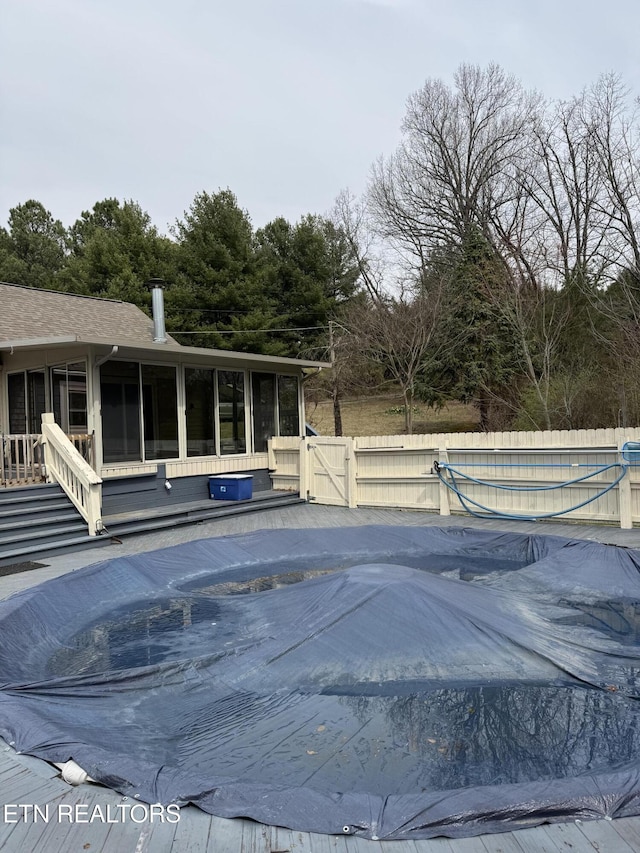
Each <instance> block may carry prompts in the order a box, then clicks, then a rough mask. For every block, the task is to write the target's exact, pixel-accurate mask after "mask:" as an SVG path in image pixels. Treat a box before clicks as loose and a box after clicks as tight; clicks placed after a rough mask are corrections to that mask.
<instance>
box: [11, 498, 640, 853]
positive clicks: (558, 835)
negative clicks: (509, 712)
mask: <svg viewBox="0 0 640 853" xmlns="http://www.w3.org/2000/svg"><path fill="white" fill-rule="evenodd" d="M364 524H394V525H408V526H414V525H418V526H436V527H473V528H477V529H484V530H510V531H518V532H521V533H540V534H542V533H547V534H552V535H558V536H568V537H570V538H576V539H589V540H594V541H599V542H604V543H608V544H618V545H623V546H626V547H635V548H638V549H640V530H639V529H637V528H636V529H634V530H620V529H619V528H615V527H607V526H604V525H603V526H596V525H583V524H569V523H566V522H556V523H545V522H515V521H511V522H508V521H500V520H494V519H481V520H480V519H472V518H469V517H465V516H450V517H449V518H441V517H439V516H437V515H432V514H427V513H421V512H398V511H393V510H387V509H357V510H350V509H347V508H342V507H325V506H311V505H305V504H299V505H293V506H288V507H281V508H278V509H274V510H267V511H264V512H259V513H250V514H247V515H239V516H234V517H230V518H226V519H223V520H216V521H207V522H204V523H199V524H197V525H196V524H194V525H187V526H184V527H178V528H171V529H167V530H161V531H156V532H155V533H152V534H151V533H149V534H142V535H137V536H131V537H128V538H126V539H125V540H124V542H123V544H121V545H113V546H112V547H109V548H106V549H104V550H101V551H100V552H99V554H97V553H96V552H95V551H93V552H92V551H86V552H75V553H72V554H66V555H59V556H56V557H50V558H46V563H47V565H46V566H45V567H43V568H40V569H33V570H31V571H28V572H23V573H20V574H15V575H8V576H6V577H0V598H4V597H7V596H9V595H11V594H13V593H14V592H18V591H20V590H23V589H27V588H29V587H31V586H34V585H35V584H38V583H41V582H42V581H44V580H49V579H50V578H53V577H57V576H59V575H62V574H65V573H66V572H69V571H73V570H75V569H79V568H81V567H83V566H85V565H89V564H91V563H96V562H99V561H102V560H105V559H110V558H112V557H117V556H124V555H127V554H136V553H141V552H144V551H149V550H153V549H156V548H164V547H168V546H171V545H177V544H180V543H182V542H187V541H190V540H193V539H202V538H205V537H208V536H222V535H229V534H240V533H246V532H250V531H254V530H260V529H279V528H285V527H286V528H305V527H344V526H360V525H364ZM18 797H19V798H20V799H18V800H16V798H18ZM27 800H28V802H29V803H31V804H35V803H37V804H38V805H41V806H44V805H45V804H47V803H49V804H50V805H51V807H52V808H53V807H55V806H57V804H58V803H63V804H71V805H73V804H76V803H77V804H81V805H87V806H88V807H89V808H92V807H93V805H96V804H100V805H102V806H103V807H104V808H106V806H107V805H108V804H111V806H112V807H115V806H117V804H118V803H121V802H123V799H122V797H121V796H120V795H119V794H117V793H115V792H113V791H109V790H107V789H105V788H101V787H99V786H94V785H90V786H81V787H80V788H71V787H70V786H68V785H66V783H64V782H63V781H62V780H61V779H60V778H59V777H57V775H56V771H55V769H53V768H51V767H50V766H49V765H48V764H46V762H40V761H39V759H33V758H31V757H29V756H22V755H16V753H14V752H13V750H12V749H11V748H10V747H7V746H6V745H5V744H4V743H3V742H1V741H0V809H1V807H2V804H4V803H14V802H16V801H17V802H25V801H27ZM130 802H131V801H130ZM85 845H90V846H88V847H86V848H85ZM83 849H86V850H88V851H89V853H123V851H131V853H133V852H134V851H137V853H208V851H211V853H275V851H289V853H559V851H562V853H583V851H587V853H588V851H591V850H599V851H600V853H629V851H635V852H636V853H640V817H629V818H621V819H618V820H613V821H605V820H598V821H585V822H583V823H581V824H577V823H576V822H573V821H572V822H568V823H561V824H552V825H549V824H548V825H544V826H539V827H535V828H530V829H523V830H518V831H515V832H506V833H501V834H496V835H481V836H476V837H474V838H465V839H446V838H435V839H432V840H417V841H414V840H410V841H384V842H376V841H369V840H367V839H363V838H358V837H355V836H342V835H338V836H329V835H315V834H310V833H304V832H297V831H292V830H288V829H282V828H279V827H264V826H262V825H260V824H256V823H254V822H252V821H248V820H241V819H238V820H225V819H224V818H218V817H212V816H211V815H208V814H205V813H204V812H201V811H199V810H198V809H196V808H194V807H192V806H189V807H186V808H184V809H182V811H181V819H180V821H179V822H178V823H175V824H169V823H166V822H165V823H164V824H162V823H159V822H153V823H151V822H150V821H145V822H143V823H135V822H134V821H132V820H126V821H122V822H117V823H111V824H106V823H101V822H94V823H91V824H73V823H65V822H62V823H58V822H56V821H53V822H50V823H37V824H36V823H33V822H31V823H29V822H27V823H22V822H20V823H16V824H6V823H3V822H2V820H1V812H0V850H2V853H5V851H6V853H19V851H20V853H22V851H29V853H68V851H82V850H83Z"/></svg>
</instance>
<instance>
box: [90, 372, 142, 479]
mask: <svg viewBox="0 0 640 853" xmlns="http://www.w3.org/2000/svg"><path fill="white" fill-rule="evenodd" d="M100 396H101V399H102V458H103V460H104V462H107V463H108V462H141V461H142V448H141V444H140V367H139V365H138V364H136V363H135V362H133V361H107V362H106V363H105V364H103V365H102V367H101V368H100Z"/></svg>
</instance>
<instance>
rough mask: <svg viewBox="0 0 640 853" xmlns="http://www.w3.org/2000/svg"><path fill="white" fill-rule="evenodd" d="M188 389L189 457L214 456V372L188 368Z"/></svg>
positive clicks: (185, 372) (185, 376) (186, 379)
mask: <svg viewBox="0 0 640 853" xmlns="http://www.w3.org/2000/svg"><path fill="white" fill-rule="evenodd" d="M184 380H185V389H186V406H187V411H186V420H187V456H214V455H215V453H216V436H215V424H214V409H215V399H214V389H215V385H214V371H213V370H207V369H204V368H202V369H199V370H196V369H195V368H190V367H187V368H185V371H184Z"/></svg>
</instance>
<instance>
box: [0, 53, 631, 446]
mask: <svg viewBox="0 0 640 853" xmlns="http://www.w3.org/2000/svg"><path fill="white" fill-rule="evenodd" d="M639 130H640V126H639V122H638V99H637V98H636V99H635V100H634V99H633V98H632V97H631V94H630V93H629V92H628V91H627V90H626V89H625V87H624V85H623V82H622V81H621V80H620V78H618V77H616V76H615V75H604V76H602V77H601V78H599V79H598V80H597V81H596V82H595V83H594V84H593V85H592V86H590V87H588V88H586V89H585V90H584V91H582V92H581V93H580V94H578V95H576V96H574V97H572V98H569V99H567V100H562V101H548V100H545V99H544V98H543V97H542V96H541V95H540V94H538V93H536V92H530V91H526V90H525V89H524V88H523V86H522V85H521V84H520V83H519V82H518V81H517V80H516V79H514V78H513V77H511V76H509V75H508V74H506V72H505V71H504V70H503V69H501V68H500V67H499V66H496V65H490V66H488V67H487V68H479V67H476V66H471V65H462V66H460V68H459V69H458V71H457V73H456V75H455V78H454V81H453V84H452V85H447V84H445V83H444V82H443V81H441V80H437V79H430V80H427V81H426V83H425V84H424V86H423V87H422V88H421V89H420V90H419V91H417V92H415V93H414V94H413V95H412V96H411V97H410V98H409V100H408V103H407V111H406V115H405V119H404V122H403V125H402V137H401V142H400V144H399V146H398V148H397V150H396V151H395V152H394V153H392V154H391V155H390V156H388V157H381V158H380V159H379V160H378V161H377V162H376V163H374V164H373V166H372V169H371V175H370V181H369V186H368V189H367V191H366V193H365V194H364V195H363V196H362V197H361V198H355V197H353V196H352V195H351V194H350V193H349V192H348V191H343V192H342V193H340V195H339V196H338V198H337V199H336V203H335V206H334V209H333V210H332V211H331V212H330V213H329V214H328V215H324V216H318V215H312V214H309V215H308V216H305V217H303V218H302V219H301V220H300V221H299V222H297V223H290V222H288V221H287V220H286V219H284V218H276V219H275V220H274V221H272V222H270V223H269V224H267V225H266V226H265V227H263V228H259V229H254V228H253V226H252V224H251V221H250V218H249V215H248V213H247V212H246V211H244V210H242V209H241V208H240V207H239V206H238V202H237V199H236V198H235V196H234V195H233V193H232V192H231V191H230V190H221V191H218V192H216V193H213V194H208V193H206V192H202V193H200V194H198V195H197V196H196V198H195V199H194V201H193V203H192V205H191V207H190V209H189V210H188V211H187V212H185V214H184V216H183V218H182V219H181V220H178V221H177V222H176V224H175V226H174V228H173V229H172V232H171V235H170V236H169V237H167V236H164V235H161V234H159V232H158V231H157V229H156V228H155V227H154V226H153V224H152V223H151V221H150V218H149V216H148V215H147V214H146V213H145V212H144V211H143V210H142V209H141V208H140V206H139V205H138V204H137V203H135V202H133V201H129V202H123V203H122V202H119V201H117V200H115V199H107V200H104V201H101V202H98V203H97V204H96V205H95V206H94V208H93V209H92V210H91V211H89V212H84V213H82V215H81V216H80V218H79V219H78V220H77V221H76V222H75V223H74V224H73V225H72V226H71V227H70V228H68V229H65V228H64V227H63V226H62V224H61V223H60V222H58V221H57V220H55V219H54V218H53V216H52V215H51V214H50V213H49V212H48V211H47V210H46V209H45V208H44V207H43V206H42V205H41V204H40V203H39V202H36V201H28V202H26V203H25V204H22V205H18V206H17V207H16V208H13V209H12V211H11V212H10V216H9V223H8V228H7V229H2V230H0V278H2V279H3V280H6V281H14V282H16V283H20V284H25V285H29V286H33V287H49V288H56V289H61V290H67V291H71V292H78V293H86V294H91V295H96V296H105V297H113V298H119V299H125V300H127V301H131V302H134V303H136V304H138V305H140V306H141V307H143V308H145V309H146V310H148V307H149V302H150V297H149V294H148V292H147V291H146V289H145V286H144V285H145V282H146V281H147V280H148V279H149V278H152V277H156V276H159V277H161V278H164V279H165V280H166V282H167V289H166V295H165V301H166V307H167V328H168V331H169V332H171V333H172V334H175V335H176V337H177V339H178V340H179V341H180V342H181V343H187V344H194V345H199V346H209V347H221V348H232V349H238V350H251V351H254V352H263V353H268V354H276V355H303V356H307V357H327V358H331V359H332V360H333V361H334V369H333V371H331V372H330V373H327V374H326V375H325V377H324V378H322V379H321V380H319V381H320V382H321V383H322V384H321V385H320V392H321V393H326V394H330V395H331V396H332V397H333V400H334V411H335V415H336V432H337V433H338V434H339V433H340V399H341V397H342V396H343V395H344V394H345V393H349V394H357V393H362V392H363V391H365V390H367V389H371V388H374V387H375V388H379V387H381V386H383V385H385V384H388V383H393V384H394V386H396V387H400V389H401V390H402V393H403V395H404V400H405V407H404V409H405V413H406V424H405V426H406V430H407V431H408V432H411V431H412V428H413V424H412V412H413V409H414V403H415V402H416V401H418V400H420V401H424V402H425V403H427V404H428V405H431V406H436V407H437V406H441V405H443V404H445V403H446V402H448V401H452V400H460V401H464V402H470V403H473V404H474V405H475V406H476V407H477V409H478V411H479V414H480V424H481V427H482V428H483V429H552V428H560V429H562V428H588V427H601V426H617V425H620V426H631V425H638V424H640V153H639V149H638V139H639V138H640V137H639ZM264 330H267V331H264Z"/></svg>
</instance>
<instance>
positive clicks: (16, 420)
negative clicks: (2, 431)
mask: <svg viewBox="0 0 640 853" xmlns="http://www.w3.org/2000/svg"><path fill="white" fill-rule="evenodd" d="M7 382H8V386H9V433H12V434H13V435H24V434H25V433H26V431H27V392H26V388H25V374H24V373H10V374H9V376H8V377H7Z"/></svg>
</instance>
